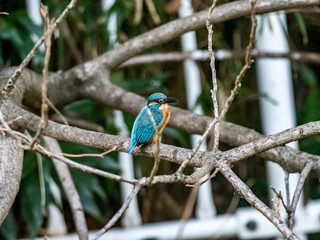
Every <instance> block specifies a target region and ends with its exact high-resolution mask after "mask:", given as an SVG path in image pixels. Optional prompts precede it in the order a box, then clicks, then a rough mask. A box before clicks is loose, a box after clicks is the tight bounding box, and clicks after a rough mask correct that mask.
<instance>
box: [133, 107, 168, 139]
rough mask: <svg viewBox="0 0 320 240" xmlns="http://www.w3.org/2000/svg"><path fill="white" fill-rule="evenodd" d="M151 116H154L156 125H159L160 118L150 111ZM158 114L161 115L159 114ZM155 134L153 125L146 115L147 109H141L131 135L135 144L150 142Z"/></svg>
mask: <svg viewBox="0 0 320 240" xmlns="http://www.w3.org/2000/svg"><path fill="white" fill-rule="evenodd" d="M152 114H153V116H154V120H155V122H156V124H157V125H158V124H160V122H161V117H159V116H158V115H159V113H158V112H154V111H152ZM160 114H162V113H161V112H160ZM155 133H156V131H155V129H154V127H153V123H152V121H151V119H150V117H149V115H148V108H147V107H145V108H144V109H142V111H141V112H140V114H139V115H138V116H137V118H136V120H135V122H134V125H133V134H132V135H133V137H134V138H135V139H136V141H137V142H139V143H145V142H148V141H149V140H151V139H152V138H153V137H154V135H155Z"/></svg>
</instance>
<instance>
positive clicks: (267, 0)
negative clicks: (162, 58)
mask: <svg viewBox="0 0 320 240" xmlns="http://www.w3.org/2000/svg"><path fill="white" fill-rule="evenodd" d="M318 4H319V0H278V1H273V0H261V1H258V3H257V5H256V7H255V10H256V13H257V14H259V13H268V12H273V11H279V10H284V9H291V8H299V7H310V6H315V5H318ZM250 9H251V6H250V3H249V1H235V2H231V3H227V4H223V5H220V6H218V7H216V8H215V9H214V11H213V12H212V14H211V22H212V23H220V22H224V21H227V20H231V19H234V18H238V17H241V16H248V15H249V14H250ZM207 13H208V11H207V10H204V11H201V12H198V13H196V14H193V15H192V16H189V17H186V18H182V19H178V20H175V21H171V22H169V23H167V24H163V25H161V26H160V27H157V28H155V29H153V30H150V31H148V32H146V33H144V34H142V35H140V36H138V37H136V38H134V39H132V40H129V41H127V42H125V43H124V44H122V45H120V46H119V47H117V48H115V49H113V50H111V51H109V52H107V53H105V54H103V55H101V56H100V57H98V58H96V59H94V60H91V61H88V62H86V63H84V64H81V65H78V66H75V67H74V68H72V69H70V70H69V71H67V72H66V76H67V78H79V79H87V78H88V77H90V76H92V75H94V74H95V73H96V72H97V70H99V69H101V68H105V69H108V70H111V69H113V68H115V67H116V66H118V65H120V64H121V63H123V62H125V61H126V60H128V59H130V58H131V57H133V56H135V55H138V54H140V53H142V52H144V51H146V50H147V49H149V48H151V47H154V46H158V45H160V44H162V43H165V42H168V41H170V40H172V39H174V38H176V37H179V36H180V35H182V34H183V33H186V32H189V31H192V30H195V29H199V28H201V27H203V26H204V25H205V22H206V18H207Z"/></svg>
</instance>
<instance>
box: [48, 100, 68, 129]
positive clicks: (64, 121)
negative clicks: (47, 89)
mask: <svg viewBox="0 0 320 240" xmlns="http://www.w3.org/2000/svg"><path fill="white" fill-rule="evenodd" d="M47 102H48V104H49V107H51V108H52V110H53V111H54V112H55V113H56V114H57V115H58V116H59V118H60V119H61V121H62V122H63V124H65V125H69V123H68V120H67V119H66V118H65V116H63V114H62V113H61V112H60V111H59V109H58V108H56V106H55V105H54V104H53V103H52V102H51V101H50V99H49V98H47Z"/></svg>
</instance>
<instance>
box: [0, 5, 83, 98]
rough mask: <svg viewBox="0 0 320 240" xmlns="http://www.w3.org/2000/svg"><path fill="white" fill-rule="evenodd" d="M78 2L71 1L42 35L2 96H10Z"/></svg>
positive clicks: (10, 80) (8, 83)
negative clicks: (19, 79) (35, 55)
mask: <svg viewBox="0 0 320 240" xmlns="http://www.w3.org/2000/svg"><path fill="white" fill-rule="evenodd" d="M76 3H77V0H71V1H70V3H69V4H68V6H67V7H66V8H65V9H64V10H63V12H62V14H61V15H60V16H59V17H58V18H57V20H56V21H55V22H54V23H53V24H52V25H51V27H50V28H49V29H48V30H47V31H46V32H45V33H44V34H43V35H42V37H41V38H40V39H39V40H38V42H37V43H36V44H35V45H34V46H33V48H32V49H31V51H30V52H29V54H28V55H27V56H26V58H25V59H24V60H23V61H22V63H21V64H20V65H19V67H18V68H17V69H16V70H15V71H14V73H13V74H12V76H11V77H10V78H9V80H8V82H7V84H6V86H5V87H4V88H3V89H2V94H3V95H4V96H8V95H9V94H10V92H11V90H12V89H13V87H14V85H15V83H16V82H17V80H18V78H19V77H20V75H21V73H22V71H23V69H24V68H25V67H26V66H27V65H28V63H29V62H30V61H31V59H32V58H33V56H34V54H35V53H36V52H37V50H38V49H39V47H40V46H41V45H42V43H43V42H44V41H45V39H46V38H47V37H48V36H50V35H51V34H52V33H53V31H54V30H55V29H56V28H57V25H58V24H59V23H60V22H61V21H62V20H63V19H64V18H65V17H66V16H67V14H68V13H69V11H70V10H71V9H72V8H74V6H75V5H76Z"/></svg>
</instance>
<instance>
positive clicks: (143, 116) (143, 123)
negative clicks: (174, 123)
mask: <svg viewBox="0 0 320 240" xmlns="http://www.w3.org/2000/svg"><path fill="white" fill-rule="evenodd" d="M177 101H178V100H177V99H175V98H168V97H167V96H166V95H165V94H163V93H153V94H151V95H150V96H149V97H148V101H147V105H146V106H145V107H144V108H143V109H142V110H141V112H140V113H139V115H138V116H137V118H136V120H135V121H134V124H133V128H132V131H131V144H130V148H129V151H128V153H129V154H131V152H132V151H133V149H134V147H135V146H136V145H137V143H149V144H155V143H156V142H157V139H158V137H159V136H158V135H159V134H160V133H161V132H162V130H163V128H164V127H165V126H166V125H167V123H168V122H169V119H170V109H169V106H168V103H175V102H177ZM148 109H149V110H150V112H151V114H152V116H153V119H154V122H155V124H156V126H157V128H158V132H157V131H156V129H155V128H154V123H153V121H152V119H151V117H150V115H149V114H148Z"/></svg>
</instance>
